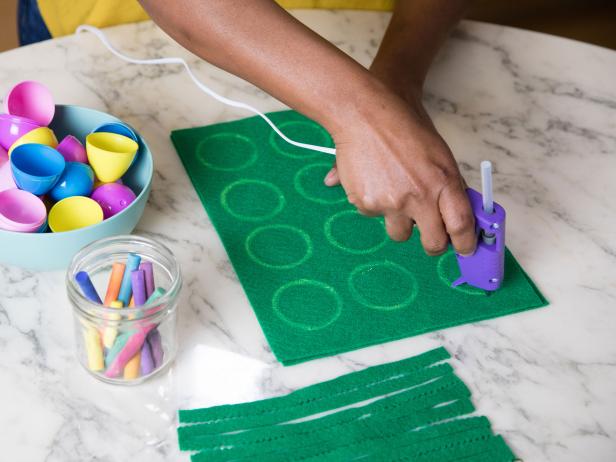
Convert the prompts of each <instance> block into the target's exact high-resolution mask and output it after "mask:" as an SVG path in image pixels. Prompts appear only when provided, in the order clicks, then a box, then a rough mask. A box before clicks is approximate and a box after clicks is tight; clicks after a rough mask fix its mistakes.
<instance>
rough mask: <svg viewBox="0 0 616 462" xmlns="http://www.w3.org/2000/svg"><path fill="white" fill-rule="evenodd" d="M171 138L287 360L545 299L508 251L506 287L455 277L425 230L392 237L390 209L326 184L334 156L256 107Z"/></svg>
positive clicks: (321, 136)
mask: <svg viewBox="0 0 616 462" xmlns="http://www.w3.org/2000/svg"><path fill="white" fill-rule="evenodd" d="M269 116H270V117H271V119H272V120H273V121H274V122H275V123H276V124H278V125H279V126H281V128H282V129H283V131H284V132H285V133H287V134H288V135H289V136H291V137H292V138H294V139H297V140H299V141H305V142H309V143H315V144H320V145H327V144H329V145H331V139H330V138H329V135H328V134H327V133H326V132H325V131H324V130H323V129H322V128H321V127H319V126H318V125H317V124H315V123H314V122H312V121H310V120H308V119H306V118H304V117H302V116H301V115H299V114H297V113H295V112H292V111H284V112H277V113H272V114H269ZM171 138H172V141H173V143H174V145H175V147H176V149H177V151H178V154H179V156H180V158H181V160H182V162H183V164H184V166H185V168H186V171H187V172H188V174H189V176H190V178H191V180H192V183H193V185H194V186H195V189H196V190H197V193H198V194H199V197H200V198H201V200H202V202H203V204H204V205H205V208H206V210H207V213H208V215H209V217H210V219H211V221H212V223H213V224H214V226H215V228H216V230H217V231H218V233H219V235H220V237H221V239H222V242H223V244H224V246H225V249H226V250H227V253H228V255H229V258H230V260H231V262H232V264H233V266H234V268H235V271H236V272H237V275H238V277H239V279H240V281H241V283H242V285H243V287H244V290H245V292H246V295H247V296H248V299H249V300H250V303H251V305H252V307H253V309H254V311H255V313H256V315H257V317H258V319H259V323H260V324H261V327H262V329H263V332H264V333H265V335H266V337H267V339H268V341H269V343H270V346H271V348H272V351H273V352H274V354H275V355H276V357H277V358H278V359H279V360H280V361H281V362H282V363H283V364H286V365H288V364H295V363H298V362H302V361H307V360H310V359H314V358H319V357H323V356H329V355H332V354H336V353H340V352H343V351H349V350H353V349H356V348H360V347H364V346H368V345H374V344H378V343H383V342H386V341H390V340H395V339H399V338H404V337H408V336H412V335H417V334H421V333H424V332H430V331H434V330H437V329H443V328H446V327H451V326H456V325H460V324H464V323H469V322H474V321H479V320H483V319H489V318H494V317H497V316H503V315H507V314H511V313H515V312H518V311H523V310H528V309H531V308H537V307H540V306H544V305H545V304H546V300H545V299H544V298H543V296H542V295H541V293H540V292H539V291H538V290H537V288H536V287H535V285H534V284H533V283H532V282H531V281H530V279H529V278H528V276H527V275H526V274H525V273H524V271H522V269H521V268H520V266H519V265H518V263H517V262H516V261H515V259H514V258H513V256H512V255H511V254H510V253H509V252H507V253H506V258H505V279H504V281H503V285H502V288H501V289H500V290H498V291H496V292H495V293H493V294H491V295H489V296H488V295H487V294H486V293H485V292H483V291H481V290H477V289H474V288H472V287H468V286H465V285H464V286H461V287H457V288H452V287H451V283H452V282H453V281H454V280H455V279H457V277H458V276H459V271H458V266H457V263H456V259H455V255H454V254H453V252H452V251H449V252H448V253H447V254H445V255H443V256H441V257H429V256H427V255H426V254H425V253H424V251H423V249H422V247H421V244H420V241H419V233H418V232H415V233H414V234H413V237H412V238H411V239H410V240H409V241H408V242H405V243H398V242H393V241H391V240H389V239H388V238H387V235H386V232H385V229H384V226H383V221H382V219H378V218H366V217H363V216H361V215H359V214H358V213H357V212H356V211H355V210H354V207H353V206H351V205H350V204H349V203H348V202H347V200H346V196H345V194H344V190H343V189H342V187H340V186H338V187H334V188H328V187H326V186H324V184H323V177H324V176H325V174H326V173H327V171H328V169H329V168H330V167H331V165H332V163H333V160H334V159H333V157H332V156H329V155H327V154H321V153H315V152H312V151H307V150H302V149H299V148H294V147H291V146H289V145H287V144H285V143H284V142H282V141H281V140H280V139H279V138H278V137H277V136H276V135H275V134H274V133H273V132H272V130H271V129H270V128H269V127H268V126H267V125H266V124H265V123H264V122H263V121H262V120H261V119H260V118H257V117H253V118H248V119H243V120H239V121H235V122H230V123H224V124H218V125H212V126H208V127H203V128H194V129H187V130H179V131H174V132H173V133H172V134H171Z"/></svg>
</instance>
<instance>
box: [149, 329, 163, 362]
mask: <svg viewBox="0 0 616 462" xmlns="http://www.w3.org/2000/svg"><path fill="white" fill-rule="evenodd" d="M147 341H148V345H150V351H151V352H152V360H153V361H154V367H155V368H158V367H160V366H162V364H163V359H164V356H165V351H164V350H163V343H162V339H161V337H160V332H159V331H158V329H154V330H153V331H152V332H150V333H149V334H148V337H147Z"/></svg>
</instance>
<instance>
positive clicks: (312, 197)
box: [293, 162, 347, 205]
mask: <svg viewBox="0 0 616 462" xmlns="http://www.w3.org/2000/svg"><path fill="white" fill-rule="evenodd" d="M331 168H332V164H331V162H318V163H315V164H310V165H306V166H305V167H302V168H301V169H300V170H299V171H298V172H297V173H296V174H295V176H294V177H293V184H294V186H295V189H296V190H297V192H298V193H299V194H300V195H301V196H302V197H304V198H305V199H308V200H309V201H312V202H316V203H317V204H325V205H330V204H340V203H342V202H345V201H346V200H347V196H346V193H345V192H344V189H343V188H342V186H340V185H338V186H327V185H326V184H325V183H324V182H323V179H324V178H325V175H327V173H328V172H329V171H330V170H331Z"/></svg>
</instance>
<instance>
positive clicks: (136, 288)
mask: <svg viewBox="0 0 616 462" xmlns="http://www.w3.org/2000/svg"><path fill="white" fill-rule="evenodd" d="M130 280H131V286H132V288H133V298H134V300H135V306H141V305H143V304H145V302H146V299H147V295H146V288H145V271H143V270H136V271H133V272H132V273H131V275H130Z"/></svg>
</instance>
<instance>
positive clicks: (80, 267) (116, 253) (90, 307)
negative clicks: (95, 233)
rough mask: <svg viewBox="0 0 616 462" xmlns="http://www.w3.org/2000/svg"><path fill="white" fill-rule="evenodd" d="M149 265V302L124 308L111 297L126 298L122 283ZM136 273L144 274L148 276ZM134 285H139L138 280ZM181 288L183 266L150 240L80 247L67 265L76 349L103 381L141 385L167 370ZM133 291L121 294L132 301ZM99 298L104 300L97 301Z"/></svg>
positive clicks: (109, 240) (107, 241)
mask: <svg viewBox="0 0 616 462" xmlns="http://www.w3.org/2000/svg"><path fill="white" fill-rule="evenodd" d="M129 256H130V259H131V262H128V260H129ZM135 263H137V265H140V266H135ZM150 263H151V265H150ZM123 265H124V268H123ZM146 266H149V267H150V268H151V270H152V271H151V273H152V275H153V284H152V278H150V279H149V280H150V284H146V285H145V286H143V288H144V290H147V292H148V293H147V298H144V300H146V301H145V304H143V305H141V306H132V305H134V300H132V299H131V302H130V304H129V303H128V301H127V302H126V304H127V305H129V306H127V307H123V303H122V302H120V301H117V300H112V299H113V298H116V299H118V298H122V297H121V295H120V296H118V288H119V285H118V284H117V283H118V281H123V282H122V284H121V285H122V286H123V285H124V284H125V283H128V285H129V286H130V284H131V277H130V276H131V275H132V274H133V273H136V272H138V273H146V274H147V272H148V271H144V270H146V268H145V267H146ZM112 270H113V271H112ZM133 270H134V271H133ZM137 270H140V271H137ZM128 272H130V274H129V275H128V276H126V280H124V273H128ZM112 273H114V274H112ZM84 274H86V275H87V276H84ZM88 276H89V278H88ZM137 276H140V277H142V278H143V274H139V275H137ZM84 278H85V279H86V280H87V281H88V283H89V281H91V283H92V286H93V288H94V291H95V293H94V294H93V292H94V291H92V290H90V291H87V290H86V291H85V292H84V289H83V279H84ZM78 279H79V281H78ZM146 279H147V276H146ZM114 280H115V284H114V282H113V281H114ZM139 280H140V279H139V278H137V281H139ZM126 281H128V282H126ZM132 284H133V285H134V284H137V285H139V283H138V282H135V280H133V281H132ZM92 286H90V287H92ZM181 286H182V277H181V274H180V268H179V265H178V263H177V262H176V260H175V258H174V257H173V254H172V253H171V251H170V250H169V249H168V248H167V247H165V246H164V245H162V244H160V243H158V242H155V241H153V240H151V239H148V238H145V237H140V236H135V235H130V236H115V237H110V238H107V239H102V240H99V241H96V242H93V243H92V244H90V245H88V246H86V247H84V248H83V249H82V250H80V251H79V252H78V253H77V254H76V255H75V257H74V258H73V260H72V262H71V264H70V266H69V268H68V271H67V274H66V287H67V292H68V298H69V300H70V302H71V304H72V306H73V314H74V321H75V344H76V353H77V359H78V360H79V362H80V363H81V365H82V366H83V367H84V368H85V369H86V370H87V371H88V372H90V373H91V374H92V375H93V376H94V377H96V378H97V379H99V380H102V381H104V382H108V383H114V384H122V385H134V384H139V383H141V382H143V381H145V380H147V379H148V378H150V377H152V376H154V375H156V374H157V373H159V372H160V371H162V370H163V369H165V368H166V367H167V365H169V364H170V363H171V362H172V361H173V359H174V357H175V353H176V349H177V344H176V330H177V323H176V311H177V303H178V295H179V293H180V289H181ZM114 287H115V289H114ZM133 287H134V286H133ZM131 292H132V289H130V290H129V293H128V294H127V293H126V291H124V292H120V294H122V293H123V294H124V298H125V299H127V295H128V296H130V293H131ZM152 294H153V295H152ZM133 295H134V299H137V298H140V299H141V298H143V297H144V295H143V294H141V295H138V291H135V292H134V293H133ZM97 297H98V298H100V303H99V301H98V300H97V301H94V300H96V299H97ZM127 300H128V299H127ZM110 301H112V302H111V303H110ZM105 302H107V305H109V306H105V305H104V303H105Z"/></svg>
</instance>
